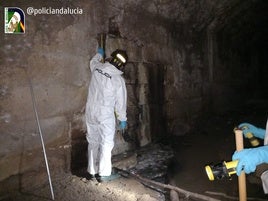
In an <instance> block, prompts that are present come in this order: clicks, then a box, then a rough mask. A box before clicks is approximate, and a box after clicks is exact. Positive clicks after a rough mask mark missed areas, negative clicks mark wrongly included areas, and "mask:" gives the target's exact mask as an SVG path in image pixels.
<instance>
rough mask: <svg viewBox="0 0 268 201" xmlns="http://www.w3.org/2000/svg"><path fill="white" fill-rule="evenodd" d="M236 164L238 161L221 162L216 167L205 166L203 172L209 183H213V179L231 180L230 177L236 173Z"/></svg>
mask: <svg viewBox="0 0 268 201" xmlns="http://www.w3.org/2000/svg"><path fill="white" fill-rule="evenodd" d="M237 164H238V160H235V161H229V162H226V161H223V162H220V163H218V164H216V165H213V164H211V165H207V166H205V170H206V173H207V176H208V178H209V180H210V181H214V180H215V179H218V180H219V179H223V178H228V179H230V178H231V175H233V174H235V173H236V166H237Z"/></svg>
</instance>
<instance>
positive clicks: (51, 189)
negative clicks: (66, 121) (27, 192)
mask: <svg viewBox="0 0 268 201" xmlns="http://www.w3.org/2000/svg"><path fill="white" fill-rule="evenodd" d="M25 71H26V69H25ZM26 75H27V77H28V80H29V85H30V91H31V97H32V102H33V109H34V113H35V118H36V122H37V126H38V130H39V135H40V139H41V143H42V148H43V153H44V158H45V162H46V168H47V175H48V181H49V186H50V192H51V197H52V200H54V199H55V197H54V192H53V187H52V182H51V177H50V171H49V166H48V160H47V154H46V148H45V144H44V140H43V134H42V130H41V126H40V121H39V117H38V113H37V109H36V101H35V96H34V91H33V85H32V82H31V79H30V77H29V76H28V74H27V71H26Z"/></svg>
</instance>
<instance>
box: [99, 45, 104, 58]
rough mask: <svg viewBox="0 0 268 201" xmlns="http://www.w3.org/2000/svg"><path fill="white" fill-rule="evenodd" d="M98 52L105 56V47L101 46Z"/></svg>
mask: <svg viewBox="0 0 268 201" xmlns="http://www.w3.org/2000/svg"><path fill="white" fill-rule="evenodd" d="M98 53H99V54H101V56H102V57H104V49H103V48H101V47H99V48H98Z"/></svg>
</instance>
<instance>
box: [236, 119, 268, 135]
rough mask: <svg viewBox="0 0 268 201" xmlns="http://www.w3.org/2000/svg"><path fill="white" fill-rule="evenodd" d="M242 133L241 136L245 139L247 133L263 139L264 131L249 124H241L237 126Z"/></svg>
mask: <svg viewBox="0 0 268 201" xmlns="http://www.w3.org/2000/svg"><path fill="white" fill-rule="evenodd" d="M238 127H239V128H240V129H242V131H243V135H244V136H245V137H246V134H247V133H252V134H253V135H254V136H255V137H258V138H261V139H264V136H265V130H264V129H262V128H257V127H255V126H253V125H252V124H249V123H241V124H239V126H238Z"/></svg>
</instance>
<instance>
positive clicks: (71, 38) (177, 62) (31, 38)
mask: <svg viewBox="0 0 268 201" xmlns="http://www.w3.org/2000/svg"><path fill="white" fill-rule="evenodd" d="M217 2H221V4H218V3H217ZM226 2H227V1H205V0H204V1H195V0H192V1H183V0H182V1H176V0H168V1H159V0H154V1H145V0H139V1H131V0H129V1H113V0H112V1H105V0H93V1H86V0H79V1H70V0H66V1H65V0H64V1H63V0H53V1H45V2H44V1H41V0H39V1H34V2H32V1H29V0H25V1H8V2H1V6H0V8H1V10H3V9H4V7H5V6H10V7H12V6H14V7H19V8H21V9H23V10H24V12H25V17H26V19H25V20H26V24H25V28H26V33H25V34H21V35H18V34H17V35H14V34H4V32H3V31H1V32H0V41H1V47H2V48H1V50H0V57H1V60H0V71H1V74H0V142H1V146H0V180H3V179H6V178H8V177H10V176H11V175H16V174H22V173H24V172H27V171H33V170H35V171H38V170H39V169H40V168H41V167H44V159H43V156H42V149H41V143H40V137H39V130H38V128H37V124H36V119H35V115H34V111H33V103H32V97H31V91H30V87H32V88H33V92H34V98H35V100H36V107H37V110H38V116H39V119H40V125H41V129H42V133H43V137H44V141H45V144H46V148H47V155H48V159H49V162H50V166H51V169H52V174H56V172H57V171H58V170H65V171H69V170H70V168H71V169H72V168H79V167H80V166H84V165H85V161H86V146H87V143H86V139H85V134H86V129H85V122H84V109H85V104H86V98H87V88H88V84H89V79H90V72H89V60H90V58H91V57H92V56H93V55H94V54H95V53H96V48H97V40H96V36H97V34H98V33H106V34H107V39H106V55H108V56H109V55H110V53H111V52H112V51H113V50H114V49H116V48H124V49H126V50H127V52H128V54H129V63H128V65H127V66H126V68H125V79H126V84H127V90H128V129H129V133H130V135H131V136H133V137H134V138H136V139H137V141H138V143H137V144H134V145H133V144H127V143H125V142H124V141H123V140H122V138H121V137H120V135H116V146H115V149H114V150H113V154H118V153H122V152H124V151H126V150H131V149H135V148H136V147H137V146H144V145H146V144H148V143H150V142H154V141H159V140H161V139H163V138H167V137H168V136H169V135H185V134H187V133H188V132H189V131H190V130H191V128H192V127H193V126H194V125H195V124H196V121H197V120H198V118H200V117H202V116H203V115H204V114H205V112H207V111H208V110H209V108H210V104H211V100H212V99H213V98H212V97H211V94H212V95H213V93H214V95H217V94H216V92H219V93H221V92H222V91H223V90H224V86H225V83H226V81H229V80H230V77H228V78H227V79H226V80H225V82H223V83H220V84H219V86H217V84H216V85H213V84H214V80H213V79H212V77H213V76H212V75H214V76H215V72H216V73H219V74H221V73H222V72H225V71H224V70H220V69H219V70H218V69H217V67H220V66H221V65H222V63H220V62H219V63H217V62H215V58H216V57H217V52H216V50H215V46H216V41H215V40H216V37H215V35H216V34H215V33H214V32H213V31H215V30H216V28H215V27H217V26H218V24H220V23H219V21H217V20H218V19H221V15H216V14H217V10H220V11H221V9H222V8H221V7H220V5H224V4H225V3H226ZM235 2H239V1H235ZM230 4H231V3H230ZM28 7H33V8H36V9H42V8H62V7H63V8H67V7H69V8H75V9H82V13H81V14H76V15H75V14H72V15H68V14H67V15H64V14H58V15H51V14H50V15H46V14H36V15H29V14H27V12H26V11H27V8H28ZM80 12H81V11H80ZM215 16H216V17H215ZM215 24H216V25H215ZM0 27H4V25H3V21H1V22H0ZM208 27H209V29H208ZM211 27H212V28H211ZM208 30H209V32H208ZM208 33H209V34H208ZM210 39H211V40H210ZM212 50H213V51H214V52H213V53H214V54H211V51H212ZM215 55H216V56H215ZM210 58H214V60H213V59H212V60H211V59H210ZM217 61H220V60H217ZM214 78H215V77H214ZM29 80H30V81H31V86H30V82H29ZM215 86H216V88H218V89H221V90H220V91H216V90H215V88H213V87H215ZM211 89H212V90H211ZM226 90H227V91H228V92H229V91H230V87H228V86H227V87H226ZM211 91H212V92H213V93H211ZM217 97H218V96H217ZM217 97H216V98H215V99H214V101H215V102H216V104H219V105H220V106H221V105H223V104H225V103H226V101H223V100H222V99H220V100H217ZM226 100H228V98H227V99H226Z"/></svg>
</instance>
